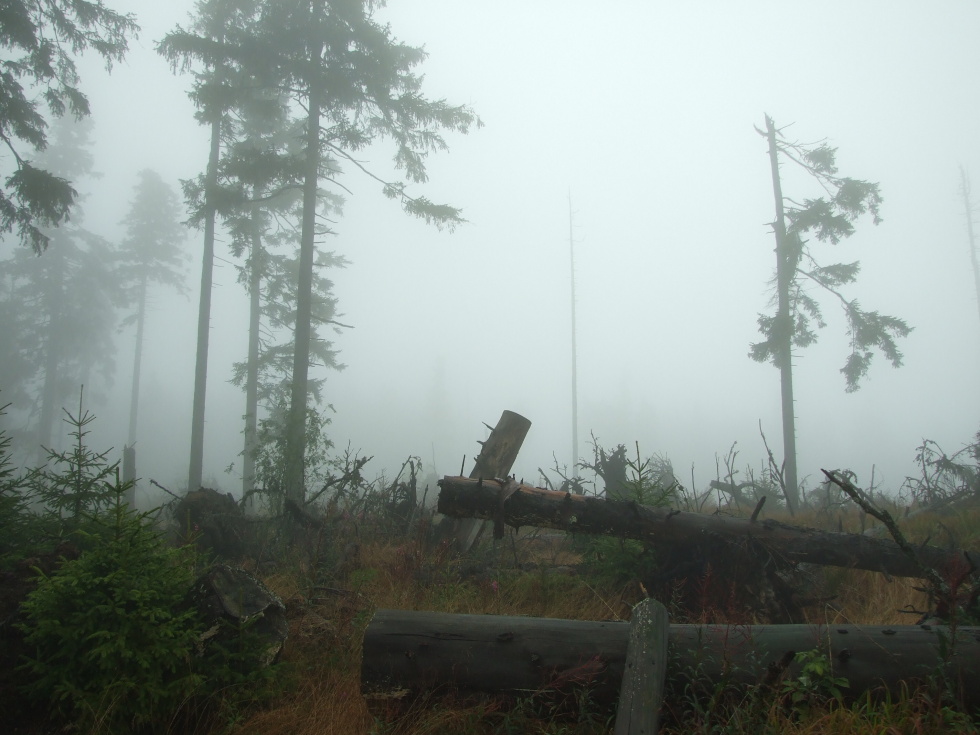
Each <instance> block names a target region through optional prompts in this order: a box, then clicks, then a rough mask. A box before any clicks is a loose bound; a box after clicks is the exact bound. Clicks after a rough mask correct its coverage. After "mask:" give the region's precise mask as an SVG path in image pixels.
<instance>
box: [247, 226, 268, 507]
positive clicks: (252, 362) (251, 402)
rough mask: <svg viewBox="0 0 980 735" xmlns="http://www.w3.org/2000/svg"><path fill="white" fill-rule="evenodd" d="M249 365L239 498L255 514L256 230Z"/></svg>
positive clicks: (259, 295)
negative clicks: (240, 493)
mask: <svg viewBox="0 0 980 735" xmlns="http://www.w3.org/2000/svg"><path fill="white" fill-rule="evenodd" d="M249 266H250V268H251V270H250V272H249V285H248V290H249V310H248V317H249V319H248V363H247V367H246V375H245V451H244V452H243V453H242V497H243V498H248V501H247V502H246V504H245V509H246V510H249V511H254V509H255V507H256V503H255V497H254V495H249V493H250V492H251V491H252V490H254V489H255V453H256V452H257V451H258V445H259V442H258V413H259V327H260V326H261V319H262V309H261V307H262V271H263V269H264V268H265V264H264V258H263V257H262V238H261V236H260V235H259V232H258V228H257V227H255V229H254V230H253V232H252V254H251V257H250V258H249Z"/></svg>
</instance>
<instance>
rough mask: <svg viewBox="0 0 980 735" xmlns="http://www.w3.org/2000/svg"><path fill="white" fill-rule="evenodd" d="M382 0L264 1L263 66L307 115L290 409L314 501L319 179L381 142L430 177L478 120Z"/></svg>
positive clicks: (413, 203)
mask: <svg viewBox="0 0 980 735" xmlns="http://www.w3.org/2000/svg"><path fill="white" fill-rule="evenodd" d="M381 5H383V3H375V2H369V1H366V0H353V1H352V2H347V3H332V2H328V1H327V0H312V1H311V2H309V3H301V4H297V5H292V6H290V7H288V8H286V7H283V6H282V4H279V3H270V4H268V5H266V6H265V8H264V12H263V16H262V28H261V32H260V33H259V36H258V43H259V45H260V51H259V53H257V57H261V59H262V66H263V68H264V69H266V70H267V71H268V72H269V74H270V76H269V79H270V81H271V80H273V79H275V80H276V83H277V84H279V85H280V86H281V88H282V89H284V90H288V91H289V92H290V94H292V95H293V97H294V99H295V100H296V102H297V104H298V105H300V106H301V107H302V109H303V110H304V111H305V112H306V117H305V134H304V139H305V144H306V151H305V164H306V165H305V172H304V180H303V223H302V234H301V240H300V257H299V282H298V289H297V294H296V322H295V340H296V343H295V350H294V352H293V369H292V376H291V380H292V384H291V389H292V390H291V395H290V408H289V417H288V423H287V426H286V453H285V467H286V472H287V475H286V478H285V484H286V493H287V497H288V499H289V500H291V501H292V502H295V503H297V504H299V505H302V504H303V502H304V501H305V480H304V470H305V461H304V460H305V445H306V427H307V423H306V416H307V396H308V392H309V380H308V378H309V367H310V345H311V339H312V330H311V322H312V318H313V298H312V294H313V271H314V263H315V262H316V249H317V247H316V242H317V238H318V237H320V236H322V235H323V234H324V233H325V232H326V231H327V228H326V227H325V226H324V225H323V224H322V223H320V222H318V221H317V206H318V201H319V199H320V195H321V190H320V182H321V180H324V179H336V177H337V175H338V174H339V171H338V169H337V167H336V166H335V165H332V164H331V159H330V158H328V155H332V156H335V157H336V159H337V160H339V161H340V163H341V164H342V165H347V164H351V165H352V166H354V167H356V168H361V169H362V170H364V166H363V164H362V163H361V162H360V161H358V160H357V159H356V158H355V157H354V153H355V152H357V151H359V150H362V149H364V148H366V147H367V146H368V145H369V144H371V143H372V142H373V141H375V140H378V139H381V140H390V141H392V142H393V143H394V146H395V156H394V162H395V165H396V167H397V168H399V169H401V170H403V171H404V174H405V177H406V179H407V182H416V183H421V182H424V181H425V180H426V178H427V176H426V170H425V158H426V156H427V155H428V154H429V153H431V152H433V151H437V150H444V149H445V148H446V147H447V146H446V143H445V141H444V139H443V137H442V135H441V133H440V130H442V129H446V130H453V131H459V132H463V133H465V132H467V131H468V130H469V127H470V125H473V124H479V120H478V118H477V117H476V116H475V115H474V113H473V112H472V111H471V110H470V109H469V108H468V107H465V106H452V105H449V104H448V103H446V102H445V101H443V100H438V101H431V100H428V99H426V98H425V97H424V96H423V94H422V77H421V76H419V75H417V74H416V73H415V72H414V71H413V70H414V69H415V67H417V66H418V65H419V64H420V63H421V62H422V61H423V60H424V59H425V56H426V54H425V52H424V51H423V50H422V49H420V48H414V47H412V46H407V45H405V44H402V43H399V42H397V41H396V40H395V39H394V38H393V37H392V35H391V30H390V28H389V27H388V26H386V25H381V24H380V23H378V22H377V21H376V20H375V19H374V9H375V7H379V6H381ZM370 175H372V176H374V178H376V179H377V180H378V181H379V182H380V183H381V184H382V190H383V192H384V193H385V195H386V196H388V197H390V198H393V199H397V200H399V201H400V202H401V204H402V207H403V209H404V210H405V211H406V212H408V213H410V214H413V215H415V216H418V217H421V218H423V219H424V220H425V221H426V222H430V223H434V224H436V225H439V226H443V225H445V226H448V227H449V228H450V229H452V228H453V227H454V226H455V225H457V224H459V223H460V222H462V221H463V220H462V217H461V215H460V210H458V209H456V208H455V207H451V206H448V205H437V204H434V203H433V202H431V201H429V200H428V199H426V198H425V197H414V196H410V195H409V193H408V191H407V188H406V182H405V181H385V180H383V179H382V178H381V177H378V176H375V175H373V174H370Z"/></svg>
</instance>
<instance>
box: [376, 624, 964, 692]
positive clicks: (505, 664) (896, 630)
mask: <svg viewBox="0 0 980 735" xmlns="http://www.w3.org/2000/svg"><path fill="white" fill-rule="evenodd" d="M628 639H629V625H628V624H627V623H620V622H590V621H579V620H557V619H549V618H528V617H514V616H502V615H451V614H448V613H430V612H417V611H408V610H378V611H377V613H375V616H374V619H373V620H372V621H371V623H370V624H369V625H368V628H367V630H366V631H365V635H364V648H363V659H362V663H361V688H362V691H363V693H364V695H365V696H366V697H368V698H373V697H383V698H384V697H405V696H407V695H409V694H410V693H412V692H420V691H425V690H429V689H432V688H436V687H440V686H445V687H450V686H451V687H454V688H456V689H458V690H460V691H469V692H486V693H491V694H502V693H517V694H527V693H528V692H535V691H542V690H547V689H555V688H558V689H561V688H562V687H563V686H564V687H567V686H568V685H569V684H570V683H579V684H588V685H589V692H590V696H591V697H592V698H593V701H595V702H596V703H597V704H599V705H603V706H607V707H608V706H611V704H612V703H613V702H614V701H615V700H616V696H617V694H618V692H619V688H620V684H621V682H622V681H623V675H624V671H625V661H626V657H627V647H628ZM668 641H669V643H668V646H669V651H670V657H669V659H668V664H667V677H668V679H669V680H670V681H671V684H672V686H674V685H676V684H677V682H683V681H685V680H688V679H691V678H696V679H697V680H698V681H699V682H701V683H702V684H704V683H706V682H707V683H709V684H710V683H715V682H719V681H728V682H732V683H736V684H744V685H751V684H753V683H757V682H759V681H761V680H762V679H763V678H765V677H766V676H768V675H769V673H770V669H769V667H770V665H778V664H779V662H781V661H786V660H788V659H791V658H792V656H791V655H789V654H792V653H795V652H800V651H812V650H814V649H817V650H820V651H821V652H823V653H825V654H826V655H827V656H828V658H829V659H830V660H831V661H832V662H833V665H834V671H833V675H834V676H842V677H846V678H847V679H848V681H849V686H848V687H847V688H845V689H844V690H843V693H844V695H845V697H846V698H847V699H853V698H856V697H859V696H860V695H861V694H862V693H863V692H866V691H878V690H883V691H888V692H890V693H891V694H893V695H896V696H897V695H899V694H900V692H901V689H902V686H903V685H906V684H908V685H914V683H915V682H916V681H924V680H927V679H930V678H931V677H934V676H935V675H936V674H937V673H939V672H942V673H943V674H944V675H945V676H946V677H947V681H949V682H951V683H952V684H953V685H954V686H957V687H958V688H959V689H960V693H961V696H962V698H963V700H964V702H963V703H964V704H965V705H966V706H968V707H971V708H973V707H976V706H978V705H980V628H976V627H969V628H967V627H963V628H958V629H957V630H956V632H955V642H954V641H953V633H952V632H951V631H950V629H949V628H946V627H938V626H932V627H930V626H890V627H884V626H860V625H829V626H828V625H769V626H726V625H671V626H670V629H669V634H668ZM942 650H955V655H953V656H951V657H949V658H948V660H943V658H942V657H941V655H940V651H942ZM798 675H799V667H798V665H797V664H795V663H791V664H790V665H789V667H788V668H787V669H786V670H785V672H784V674H783V676H785V677H787V678H792V677H795V676H798Z"/></svg>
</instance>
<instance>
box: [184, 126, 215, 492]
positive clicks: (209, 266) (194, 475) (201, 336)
mask: <svg viewBox="0 0 980 735" xmlns="http://www.w3.org/2000/svg"><path fill="white" fill-rule="evenodd" d="M220 153H221V118H220V116H216V117H215V119H214V120H213V121H212V122H211V152H210V155H209V156H208V171H207V176H206V177H205V179H206V180H205V184H204V206H205V209H206V213H205V219H204V254H203V257H202V262H201V300H200V303H199V307H198V312H197V362H196V364H195V367H194V408H193V411H192V413H191V458H190V468H189V471H188V476H187V490H188V491H192V490H197V489H198V488H199V487H201V483H202V480H203V475H204V403H205V394H206V392H207V382H208V338H209V336H210V335H209V332H210V330H211V283H212V275H213V272H214V223H215V219H216V217H215V203H214V195H215V190H216V189H217V186H218V156H219V154H220Z"/></svg>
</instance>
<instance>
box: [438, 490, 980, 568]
mask: <svg viewBox="0 0 980 735" xmlns="http://www.w3.org/2000/svg"><path fill="white" fill-rule="evenodd" d="M439 486H440V488H441V491H440V493H439V512H440V513H444V514H446V515H448V516H453V517H456V518H483V519H490V518H496V519H498V521H502V522H503V523H506V524H507V525H510V526H513V527H515V528H517V527H520V526H542V527H546V528H558V529H562V530H565V531H572V532H575V533H597V534H608V535H611V536H618V537H622V538H632V539H638V540H640V541H649V542H653V543H657V544H665V543H668V544H669V543H671V542H677V543H690V542H691V541H692V539H697V538H703V539H707V538H715V539H720V540H727V541H730V542H747V541H751V542H754V543H755V544H758V545H760V546H761V547H763V548H764V549H765V550H766V551H767V552H768V553H769V554H771V555H773V556H774V557H777V558H779V559H782V560H784V561H786V562H791V563H795V562H806V563H809V564H822V565H826V566H838V567H849V568H854V569H869V570H871V571H876V572H884V573H886V574H891V575H894V576H896V577H922V576H923V572H922V567H921V566H920V563H921V564H924V565H926V566H929V567H931V568H932V569H936V570H938V571H939V572H940V573H941V574H942V573H947V572H949V573H952V572H957V571H960V570H964V569H969V568H970V564H971V562H970V560H969V557H968V556H967V552H965V551H962V550H952V549H940V548H936V547H934V546H924V547H919V548H918V549H917V550H916V553H917V555H918V561H916V560H915V559H911V558H909V557H908V556H907V555H906V554H905V553H903V552H902V550H901V549H900V548H899V546H898V544H896V543H895V542H894V541H891V540H889V539H878V538H870V537H868V536H864V535H860V534H851V533H831V532H828V531H818V530H816V529H812V528H803V527H800V526H791V525H788V524H785V523H779V522H778V521H774V520H769V519H767V520H763V521H752V520H746V519H742V518H732V517H727V516H720V515H706V514H703V513H688V512H685V511H679V510H671V509H670V508H654V507H651V506H646V505H639V504H637V503H633V502H624V501H615V500H606V499H604V498H593V497H587V496H584V495H571V494H567V493H559V492H553V491H550V490H542V489H540V488H536V487H531V486H530V485H516V484H515V483H513V482H508V483H502V482H500V481H492V480H483V481H482V482H477V481H476V480H470V479H467V478H465V477H445V478H443V479H442V480H440V481H439ZM505 495H506V498H505V499H504V500H503V501H501V498H504V496H505Z"/></svg>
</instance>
